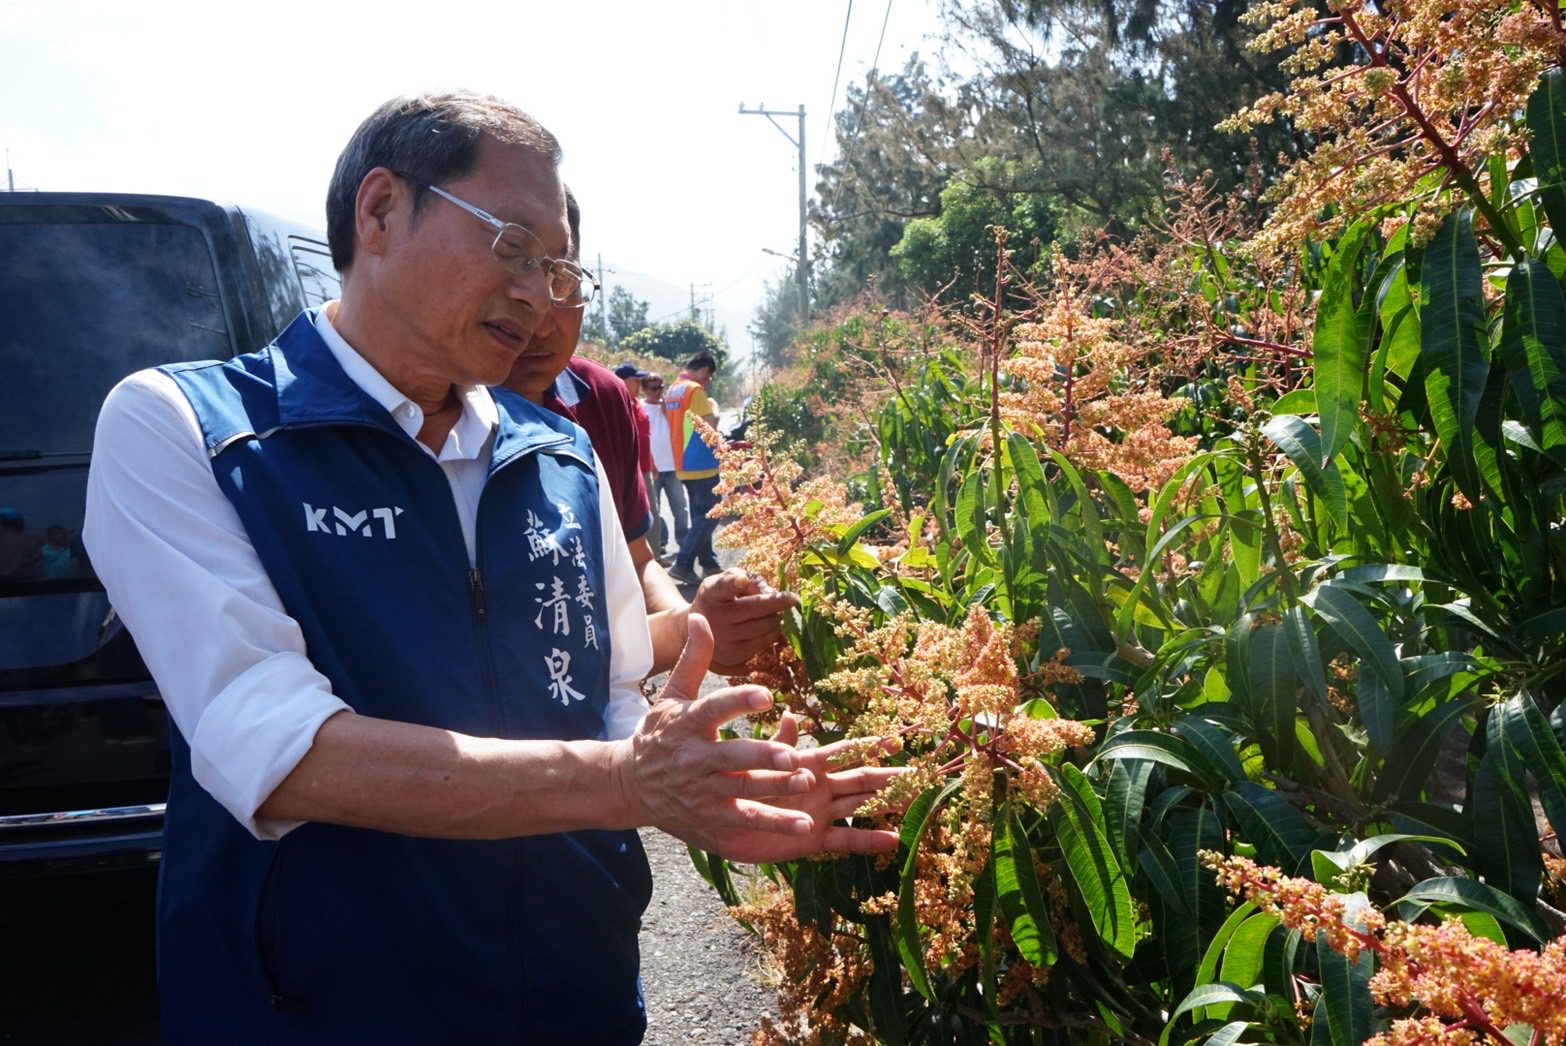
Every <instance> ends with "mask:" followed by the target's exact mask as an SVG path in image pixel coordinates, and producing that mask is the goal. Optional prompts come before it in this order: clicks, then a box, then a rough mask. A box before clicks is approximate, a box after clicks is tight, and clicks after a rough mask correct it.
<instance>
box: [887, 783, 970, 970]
mask: <svg viewBox="0 0 1566 1046" xmlns="http://www.w3.org/2000/svg"><path fill="white" fill-rule="evenodd" d="M961 787H962V781H961V780H952V781H948V782H946V784H945V786H944V787H943V786H940V785H931V786H930V787H929V788H926V789H925V790H924V791H923V792H921V793H920V794H919V797H918V798H916V799H915V800H914V801H913V803H911V804H910V805H909V807H908V810H907V812H906V813H905V814H904V815H903V823H902V827H901V829H900V830H899V833H898V842H899V845H900V846H901V847H902V848H903V849H904V850H906V851H907V856H906V857H904V858H903V867H902V874H901V876H900V877H899V882H898V890H897V953H898V955H900V956H902V960H903V969H904V970H905V971H906V972H907V973H908V980H909V982H910V983H911V984H912V985H913V986H914V988H915V989H916V990H917V991H918V992H919V994H920V995H923V996H924V997H925V998H926V999H930V1000H931V1001H934V998H935V996H934V993H933V992H931V990H930V979H929V977H928V976H926V974H925V971H924V946H923V944H922V943H921V942H920V940H919V915H918V912H917V911H916V910H915V908H914V884H915V883H916V882H917V880H918V874H919V843H920V841H921V840H923V839H924V833H925V832H926V831H928V830H929V827H930V823H931V822H932V821H933V820H934V819H935V816H936V814H938V813H939V812H940V809H941V806H942V804H944V803H945V802H946V800H947V799H949V798H951V796H952V793H954V792H956V791H957V789H959V788H961Z"/></svg>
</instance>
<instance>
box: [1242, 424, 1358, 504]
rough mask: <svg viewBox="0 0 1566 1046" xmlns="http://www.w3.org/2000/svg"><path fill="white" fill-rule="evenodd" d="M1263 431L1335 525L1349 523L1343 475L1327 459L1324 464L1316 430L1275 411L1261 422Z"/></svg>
mask: <svg viewBox="0 0 1566 1046" xmlns="http://www.w3.org/2000/svg"><path fill="white" fill-rule="evenodd" d="M1262 434H1263V435H1265V436H1266V437H1267V438H1268V439H1269V440H1271V441H1272V442H1273V445H1274V446H1276V447H1277V448H1278V449H1279V450H1281V451H1283V453H1284V456H1285V457H1287V458H1288V459H1289V461H1290V463H1291V464H1293V466H1294V467H1295V468H1296V469H1298V470H1299V474H1300V476H1301V478H1303V479H1304V480H1305V486H1306V487H1308V488H1310V492H1311V493H1312V494H1314V495H1315V496H1316V497H1317V498H1319V499H1320V500H1321V503H1322V504H1323V505H1325V506H1326V509H1327V513H1328V514H1329V515H1330V516H1331V517H1332V518H1333V520H1335V521H1336V522H1337V524H1338V526H1339V527H1346V526H1348V495H1347V493H1346V492H1345V491H1344V489H1343V475H1342V474H1341V473H1340V472H1338V470H1337V466H1336V465H1333V464H1331V463H1329V464H1327V465H1326V466H1325V467H1323V465H1322V463H1321V459H1322V448H1321V436H1320V435H1319V434H1317V432H1316V430H1315V429H1314V428H1312V427H1311V426H1310V425H1309V424H1308V423H1307V422H1306V421H1305V420H1304V419H1303V418H1299V417H1296V416H1295V415H1293V414H1277V415H1274V416H1273V417H1272V419H1271V420H1269V421H1268V422H1267V424H1265V425H1263V426H1262Z"/></svg>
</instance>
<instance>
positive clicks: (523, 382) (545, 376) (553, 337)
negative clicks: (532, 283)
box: [504, 306, 586, 403]
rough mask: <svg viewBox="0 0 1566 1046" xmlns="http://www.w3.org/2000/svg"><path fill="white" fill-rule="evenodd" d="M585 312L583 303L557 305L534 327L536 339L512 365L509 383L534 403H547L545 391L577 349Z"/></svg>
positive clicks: (531, 341) (507, 380)
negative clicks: (545, 401) (569, 306)
mask: <svg viewBox="0 0 1566 1046" xmlns="http://www.w3.org/2000/svg"><path fill="white" fill-rule="evenodd" d="M585 311H586V310H584V309H583V308H581V307H580V306H578V307H577V308H574V309H566V308H560V307H558V306H557V307H554V308H551V309H549V310H547V312H546V314H545V315H544V316H543V317H541V318H540V319H539V322H538V326H536V327H534V328H533V336H532V338H530V339H529V340H528V343H527V345H526V346H525V347H524V348H523V349H522V352H521V353H520V354H519V355H518V356H517V358H516V362H514V363H513V364H512V365H511V373H510V374H508V375H506V380H505V382H504V384H505V386H506V387H507V388H508V389H511V390H512V391H513V392H516V393H519V394H521V395H522V396H523V397H525V398H527V399H530V400H532V401H533V402H534V403H541V402H543V399H544V393H546V392H548V391H549V387H550V386H551V385H553V384H554V383H555V379H556V378H558V377H559V376H560V372H561V371H563V370H565V369H566V364H568V363H570V362H571V356H572V355H573V354H574V353H575V352H576V343H577V340H578V339H579V338H580V337H581V334H582V317H583V313H584V312H585Z"/></svg>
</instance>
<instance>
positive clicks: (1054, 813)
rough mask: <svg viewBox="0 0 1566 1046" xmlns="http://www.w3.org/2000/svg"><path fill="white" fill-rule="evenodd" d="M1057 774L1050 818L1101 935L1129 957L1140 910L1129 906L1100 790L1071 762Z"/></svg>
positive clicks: (1118, 952) (1125, 958) (1124, 957)
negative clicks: (1106, 830) (1056, 798)
mask: <svg viewBox="0 0 1566 1046" xmlns="http://www.w3.org/2000/svg"><path fill="white" fill-rule="evenodd" d="M1057 779H1058V781H1059V784H1060V786H1061V796H1060V799H1059V801H1057V802H1056V803H1055V805H1054V806H1053V807H1051V808H1050V822H1051V823H1052V824H1053V825H1054V827H1055V837H1056V839H1057V840H1058V842H1059V843H1060V849H1061V853H1063V854H1064V855H1065V858H1066V867H1067V869H1069V871H1070V872H1071V881H1072V883H1073V884H1074V885H1075V886H1076V888H1077V894H1078V896H1080V897H1081V898H1082V902H1083V904H1084V906H1085V907H1086V908H1087V911H1088V915H1089V917H1090V918H1091V919H1092V921H1093V928H1094V930H1095V931H1097V933H1098V938H1099V940H1101V941H1102V942H1103V943H1104V944H1105V946H1106V947H1108V948H1109V950H1110V951H1112V952H1113V953H1114V954H1115V955H1117V956H1119V957H1120V959H1122V960H1123V961H1127V962H1129V961H1130V959H1131V953H1132V952H1133V951H1134V950H1135V948H1136V913H1135V911H1134V909H1133V908H1132V907H1131V890H1130V886H1129V884H1128V883H1127V880H1126V874H1125V872H1124V871H1123V870H1122V869H1121V867H1120V863H1119V862H1118V861H1116V860H1115V853H1114V850H1113V849H1112V848H1111V847H1110V845H1109V839H1108V837H1107V836H1106V835H1105V833H1104V811H1103V808H1102V807H1101V805H1100V804H1099V800H1098V795H1097V794H1096V793H1095V792H1094V791H1093V785H1092V783H1091V782H1090V781H1088V779H1087V778H1086V777H1085V776H1083V774H1082V771H1080V770H1078V769H1077V768H1076V767H1074V766H1072V765H1071V764H1070V763H1066V764H1064V765H1063V766H1061V767H1060V769H1059V771H1058V773H1057Z"/></svg>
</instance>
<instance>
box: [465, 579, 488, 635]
mask: <svg viewBox="0 0 1566 1046" xmlns="http://www.w3.org/2000/svg"><path fill="white" fill-rule="evenodd" d="M468 591H469V592H470V593H471V594H472V596H473V616H474V617H476V618H478V620H479V621H481V622H482V621H483V620H484V619H485V618H486V617H488V616H489V610H488V608H487V607H486V606H485V605H484V575H483V574H480V573H479V570H478V567H472V568H470V569H469V570H468Z"/></svg>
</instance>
